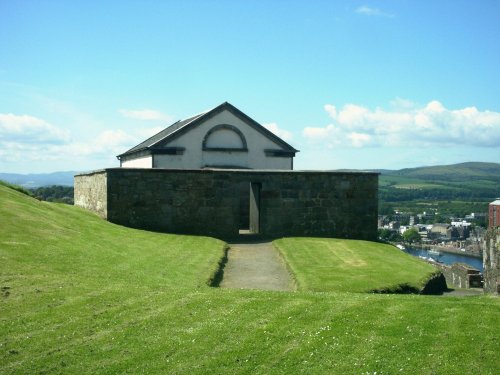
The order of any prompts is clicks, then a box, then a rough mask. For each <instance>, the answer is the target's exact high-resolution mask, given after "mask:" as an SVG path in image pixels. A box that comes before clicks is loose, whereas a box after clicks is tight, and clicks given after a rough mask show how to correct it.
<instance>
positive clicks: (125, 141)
mask: <svg viewBox="0 0 500 375" xmlns="http://www.w3.org/2000/svg"><path fill="white" fill-rule="evenodd" d="M156 130H157V128H152V129H142V130H139V131H136V132H135V133H134V134H129V133H126V132H125V131H123V130H104V131H102V132H100V133H98V134H89V135H88V138H86V139H81V138H78V139H74V137H72V136H71V133H70V132H69V131H67V130H64V129H61V128H59V127H56V126H54V125H52V124H50V123H48V122H47V121H45V120H42V119H40V118H37V117H34V116H29V115H14V114H10V113H9V114H2V113H0V162H26V161H28V162H29V161H55V160H75V158H86V157H89V158H94V159H95V158H99V157H109V156H110V155H111V156H113V155H118V154H120V153H123V152H124V151H126V150H127V149H129V148H130V147H132V146H134V145H135V144H137V143H139V142H140V141H142V140H143V139H144V134H148V136H149V135H151V134H154V132H156Z"/></svg>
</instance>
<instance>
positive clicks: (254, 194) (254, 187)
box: [250, 182, 262, 234]
mask: <svg viewBox="0 0 500 375" xmlns="http://www.w3.org/2000/svg"><path fill="white" fill-rule="evenodd" d="M261 187H262V185H261V184H260V183H259V182H251V183H250V233H253V234H258V233H260V189H261Z"/></svg>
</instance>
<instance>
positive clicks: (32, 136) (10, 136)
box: [0, 113, 70, 144]
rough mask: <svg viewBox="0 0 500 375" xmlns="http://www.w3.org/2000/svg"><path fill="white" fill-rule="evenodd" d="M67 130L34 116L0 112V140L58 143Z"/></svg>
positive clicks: (66, 133) (67, 137) (65, 136)
mask: <svg viewBox="0 0 500 375" xmlns="http://www.w3.org/2000/svg"><path fill="white" fill-rule="evenodd" d="M69 136H70V134H69V132H68V131H67V130H64V129H61V128H58V127H56V126H54V125H52V124H49V123H48V122H46V121H44V120H42V119H39V118H37V117H34V116H28V115H14V114H12V113H0V141H10V142H13V141H16V142H24V143H39V142H43V143H48V144H60V143H64V142H67V141H68V140H69Z"/></svg>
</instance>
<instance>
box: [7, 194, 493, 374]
mask: <svg viewBox="0 0 500 375" xmlns="http://www.w3.org/2000/svg"><path fill="white" fill-rule="evenodd" d="M222 253H223V244H222V243H221V242H220V241H217V240H214V239H210V238H200V237H192V236H174V235H166V234H157V233H148V232H142V231H137V230H133V229H128V228H123V227H119V226H115V225H113V224H110V223H107V222H105V221H103V220H101V219H99V218H97V217H96V216H94V215H92V214H90V213H88V212H85V211H83V210H81V209H78V208H75V207H71V206H66V205H60V204H51V203H46V202H39V201H37V200H35V199H32V198H29V197H27V196H24V195H21V194H19V193H17V192H15V191H13V190H9V189H6V188H4V187H1V186H0V259H1V263H0V292H1V295H0V373H2V374H14V373H78V374H86V373H88V374H95V373H109V374H116V373H161V374H164V373H192V374H206V373H219V374H234V373H243V374H245V373H246V374H278V373H309V374H324V373H331V374H336V373H337V374H351V373H358V374H359V373H372V374H373V373H375V372H377V373H378V374H383V373H387V374H392V373H419V374H431V373H432V374H450V373H463V372H467V373H485V374H488V373H491V374H493V373H496V372H497V370H498V360H497V348H498V337H499V336H500V334H499V333H500V332H499V328H498V327H499V326H500V324H499V323H500V322H499V316H498V308H499V307H500V303H499V300H498V299H494V298H488V297H480V298H462V299H460V298H452V297H423V296H415V295H372V294H362V293H312V292H295V293H294V292H263V291H243V290H223V289H216V288H209V287H208V286H207V285H206V284H205V282H206V280H207V279H208V278H209V277H210V275H211V273H212V272H213V269H214V267H215V265H216V263H217V261H218V259H219V257H220V256H221V255H222ZM478 317H481V318H480V319H478Z"/></svg>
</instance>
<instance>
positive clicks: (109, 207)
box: [74, 102, 378, 240]
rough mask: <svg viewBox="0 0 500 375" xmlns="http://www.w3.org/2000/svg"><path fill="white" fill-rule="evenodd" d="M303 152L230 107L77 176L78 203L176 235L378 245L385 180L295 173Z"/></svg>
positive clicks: (187, 122) (180, 123) (176, 127)
mask: <svg viewBox="0 0 500 375" xmlns="http://www.w3.org/2000/svg"><path fill="white" fill-rule="evenodd" d="M296 152H297V150H296V149H295V148H293V147H292V146H290V145H289V144H288V143H286V142H285V141H283V140H282V139H280V138H279V137H277V136H276V135H274V134H272V133H271V132H269V131H268V130H267V129H265V128H264V127H263V126H261V125H260V124H258V123H257V122H255V121H254V120H252V119H251V118H250V117H248V116H247V115H245V114H244V113H242V112H241V111H239V110H238V109H237V108H235V107H233V106H232V105H231V104H229V103H227V102H226V103H223V104H221V105H219V106H218V107H216V108H214V109H212V110H210V111H207V112H204V113H201V114H199V115H196V116H192V117H190V118H188V119H186V120H182V121H178V122H176V123H174V124H173V125H171V126H170V127H168V128H166V129H164V130H163V131H161V132H160V133H158V134H156V135H154V136H153V137H151V138H149V139H147V140H146V141H144V142H142V143H140V144H138V145H137V146H135V147H133V148H131V149H130V150H128V151H127V152H125V153H123V154H121V155H119V156H118V158H119V160H120V164H121V168H110V169H106V170H101V171H95V172H90V173H83V174H80V175H77V176H75V185H74V186H75V205H77V206H80V207H84V208H87V209H90V210H93V211H95V212H97V213H98V214H99V215H100V216H102V217H103V218H105V219H107V220H109V221H111V222H114V223H117V224H122V225H126V226H130V227H134V228H143V229H149V230H156V231H163V232H170V233H185V234H197V235H208V236H214V237H219V238H225V239H226V238H234V237H237V236H239V235H240V234H242V233H250V234H254V235H257V236H261V237H282V236H323V237H340V238H355V239H366V240H376V238H377V214H378V212H377V211H378V199H377V194H378V173H364V172H327V171H292V169H293V158H294V156H295V153H296Z"/></svg>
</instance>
